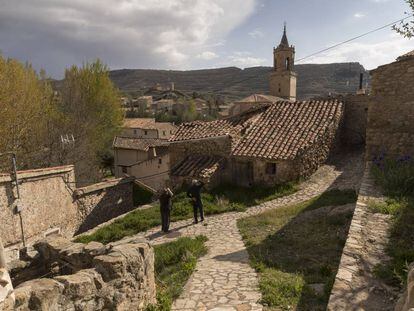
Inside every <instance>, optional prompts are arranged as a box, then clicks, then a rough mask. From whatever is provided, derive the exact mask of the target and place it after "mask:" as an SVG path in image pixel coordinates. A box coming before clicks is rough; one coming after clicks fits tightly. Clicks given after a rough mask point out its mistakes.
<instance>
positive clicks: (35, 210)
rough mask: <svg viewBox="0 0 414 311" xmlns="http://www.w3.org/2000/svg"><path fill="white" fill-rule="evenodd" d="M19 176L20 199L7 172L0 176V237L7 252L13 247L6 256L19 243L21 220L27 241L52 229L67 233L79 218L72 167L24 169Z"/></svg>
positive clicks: (12, 253)
mask: <svg viewBox="0 0 414 311" xmlns="http://www.w3.org/2000/svg"><path fill="white" fill-rule="evenodd" d="M18 179H19V190H20V201H19V202H18V201H17V193H16V187H15V184H14V182H12V179H11V177H10V175H9V174H7V175H6V174H3V175H1V176H0V223H1V226H0V236H1V237H2V240H3V243H4V246H5V247H6V248H7V249H8V250H9V251H10V250H11V248H10V247H12V249H13V251H12V252H11V253H9V252H8V256H13V257H14V256H16V250H18V249H19V248H20V247H21V246H22V228H21V222H20V221H22V224H23V232H24V236H25V239H26V242H27V243H28V244H30V243H31V242H32V241H33V240H36V239H38V238H39V237H43V236H44V234H47V233H48V231H50V230H54V229H56V230H58V231H60V233H61V234H63V235H65V236H70V235H71V234H73V232H75V230H76V229H77V226H78V224H79V221H80V219H79V217H78V209H77V206H76V205H75V204H74V202H73V198H72V191H73V190H72V187H73V188H74V186H75V185H74V180H75V177H74V167H73V166H63V167H54V168H48V169H37V170H30V171H23V172H19V173H18ZM16 206H19V207H20V208H21V214H20V215H19V214H18V213H15V208H16ZM20 216H21V219H20ZM69 220H70V221H69ZM13 246H14V247H13Z"/></svg>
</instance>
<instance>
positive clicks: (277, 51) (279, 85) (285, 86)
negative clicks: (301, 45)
mask: <svg viewBox="0 0 414 311" xmlns="http://www.w3.org/2000/svg"><path fill="white" fill-rule="evenodd" d="M294 64H295V47H294V46H293V45H292V46H289V41H288V39H287V35H286V23H285V26H284V29H283V36H282V40H281V41H280V44H279V46H278V47H277V48H273V70H272V72H271V74H270V95H273V96H277V97H281V98H285V99H287V100H293V101H294V100H296V73H295V72H294V71H293V68H294Z"/></svg>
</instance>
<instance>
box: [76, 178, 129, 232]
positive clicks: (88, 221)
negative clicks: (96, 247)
mask: <svg viewBox="0 0 414 311" xmlns="http://www.w3.org/2000/svg"><path fill="white" fill-rule="evenodd" d="M132 181H133V179H131V178H125V179H115V180H112V181H107V182H102V183H98V184H94V185H91V186H87V187H83V188H78V189H76V190H75V192H74V197H75V199H76V203H77V206H78V211H79V217H80V221H81V223H80V225H78V228H77V230H76V233H75V234H79V233H82V232H85V231H87V230H89V229H92V228H93V227H95V226H97V225H99V224H100V223H103V222H105V221H108V220H110V219H112V218H114V217H117V216H119V215H121V214H124V213H126V212H128V211H130V210H131V209H133V208H134V203H133V196H132V189H133V188H132V187H133V186H132Z"/></svg>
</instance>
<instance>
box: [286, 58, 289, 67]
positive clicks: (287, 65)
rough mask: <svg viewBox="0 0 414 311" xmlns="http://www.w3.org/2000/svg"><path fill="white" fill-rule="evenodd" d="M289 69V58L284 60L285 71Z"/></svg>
mask: <svg viewBox="0 0 414 311" xmlns="http://www.w3.org/2000/svg"><path fill="white" fill-rule="evenodd" d="M289 69H290V58H289V57H288V58H286V70H289Z"/></svg>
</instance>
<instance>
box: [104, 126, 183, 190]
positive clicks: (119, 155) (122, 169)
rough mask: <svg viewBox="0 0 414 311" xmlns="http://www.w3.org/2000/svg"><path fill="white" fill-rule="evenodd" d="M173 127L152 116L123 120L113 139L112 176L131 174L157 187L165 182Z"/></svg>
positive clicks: (174, 128)
mask: <svg viewBox="0 0 414 311" xmlns="http://www.w3.org/2000/svg"><path fill="white" fill-rule="evenodd" d="M175 130H176V126H175V125H174V124H172V123H168V122H155V119H153V118H135V119H126V120H125V122H124V128H123V131H122V133H121V134H120V136H117V137H115V139H114V141H113V145H112V146H113V149H114V166H115V176H117V177H121V176H125V175H129V176H134V177H136V178H137V179H139V180H140V181H141V182H143V183H145V184H146V185H148V186H150V187H152V188H154V189H159V188H161V187H163V186H165V184H166V183H167V182H168V179H169V176H168V167H169V152H168V139H169V138H170V137H171V136H172V135H173V134H174V132H175Z"/></svg>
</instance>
